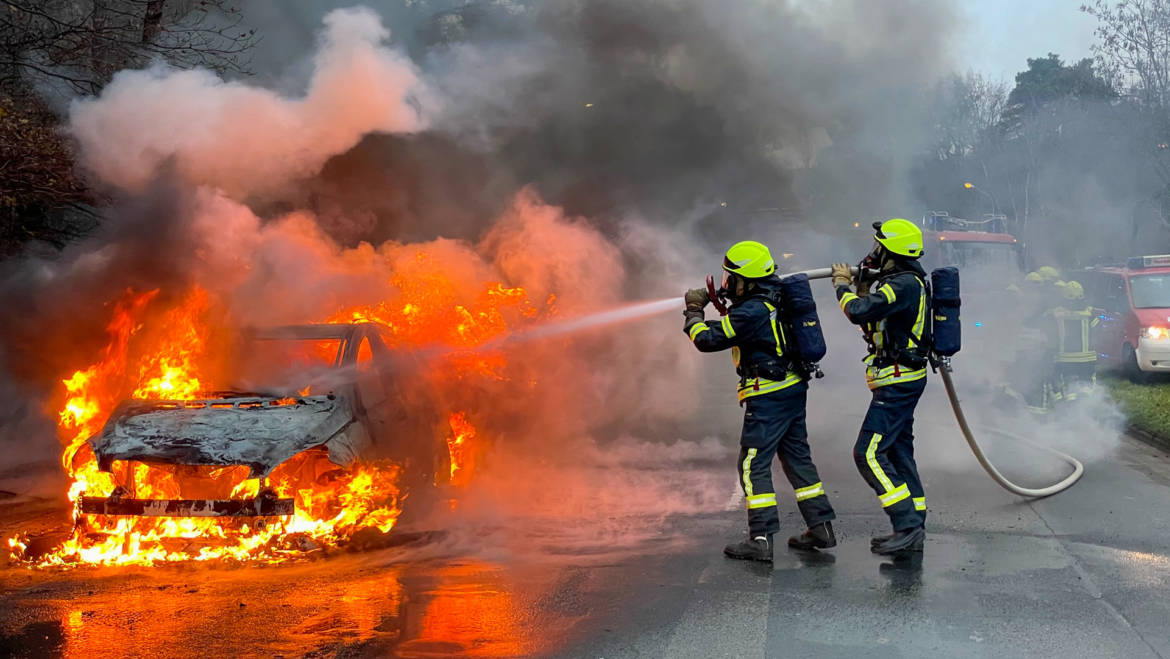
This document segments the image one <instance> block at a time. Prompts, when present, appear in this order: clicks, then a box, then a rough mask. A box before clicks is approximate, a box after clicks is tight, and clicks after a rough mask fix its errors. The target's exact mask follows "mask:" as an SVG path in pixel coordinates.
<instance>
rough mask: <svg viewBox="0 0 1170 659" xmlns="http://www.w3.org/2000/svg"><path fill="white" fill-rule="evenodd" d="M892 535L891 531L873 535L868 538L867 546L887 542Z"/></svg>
mask: <svg viewBox="0 0 1170 659" xmlns="http://www.w3.org/2000/svg"><path fill="white" fill-rule="evenodd" d="M893 537H894V534H893V533H891V534H889V535H875V536H873V537H872V538H870V539H869V546H870V547H876V546H878V545H880V544H882V543H885V542H889V541H890V540H892V539H893Z"/></svg>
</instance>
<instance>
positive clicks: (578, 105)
mask: <svg viewBox="0 0 1170 659" xmlns="http://www.w3.org/2000/svg"><path fill="white" fill-rule="evenodd" d="M286 5H289V6H287V7H286ZM320 7H321V5H320V3H310V4H298V3H280V8H277V7H275V6H272V5H268V6H262V7H259V8H257V9H255V11H256V12H257V13H258V14H262V15H264V16H265V19H266V20H268V21H273V22H275V23H276V24H279V25H283V26H284V27H282V28H280V29H278V30H277V32H278V33H280V34H282V35H284V34H287V35H290V36H291V35H295V34H297V33H298V32H299V28H295V27H290V26H299V25H301V24H302V23H303V22H304V21H306V20H308V16H311V15H312V13H313V11H314V10H320ZM375 8H376V9H377V10H378V11H379V12H380V13H381V14H382V15H383V16H386V17H388V18H389V20H391V21H395V22H393V23H392V25H394V27H395V30H396V34H397V35H399V38H401V39H402V40H403V43H404V44H405V45H406V46H407V47H408V48H409V50H410V52H411V54H412V56H413V59H414V61H415V63H416V64H417V65H418V66H419V67H420V69H421V71H422V73H421V75H422V76H423V77H424V78H425V79H426V80H427V81H428V83H430V84H431V85H432V86H433V88H434V91H435V93H436V95H437V96H438V97H439V98H441V99H442V102H441V104H440V106H441V107H440V110H439V111H438V112H437V113H436V114H435V115H434V116H433V117H432V118H431V126H430V127H429V128H428V129H427V130H425V131H422V132H421V133H420V134H415V135H395V136H385V135H372V136H368V137H366V138H365V140H364V141H363V142H362V143H361V144H359V145H358V146H357V147H356V148H354V149H353V150H351V151H350V152H348V153H346V154H344V155H341V156H338V157H336V158H334V159H332V160H331V161H330V162H329V163H327V164H326V166H325V168H324V169H323V171H322V173H321V174H320V175H319V176H317V177H315V178H314V179H313V180H312V181H311V182H310V184H309V185H307V186H305V187H304V188H303V193H302V196H301V197H300V198H299V199H297V203H301V204H304V205H307V206H309V207H312V208H313V209H314V210H316V211H317V212H318V214H319V215H321V216H322V217H324V218H330V217H335V218H336V217H345V218H353V217H360V218H363V221H362V222H360V223H358V224H356V225H355V224H353V223H350V224H348V225H343V223H341V222H335V223H334V226H333V227H332V228H333V229H334V230H335V231H337V232H338V235H339V236H341V237H342V238H343V239H344V240H347V241H355V240H361V239H366V240H374V241H379V240H384V239H387V238H399V239H401V238H402V237H408V238H428V237H433V236H434V235H457V236H474V235H476V234H477V232H479V231H482V230H483V228H484V227H483V224H482V218H483V217H485V216H487V217H491V216H493V214H494V213H497V212H499V211H500V209H502V208H503V207H504V206H505V205H506V204H507V203H508V201H509V200H510V199H511V196H512V194H513V193H514V192H515V190H516V189H518V188H519V187H521V186H524V185H528V184H532V185H535V188H536V190H537V191H538V192H539V194H540V195H541V196H542V197H543V198H544V199H546V200H548V201H549V202H550V203H554V204H558V205H561V206H563V207H564V208H565V209H566V211H568V212H569V213H571V214H577V215H584V216H587V217H591V218H594V219H596V220H598V221H600V222H603V223H606V222H612V221H613V220H614V219H615V218H620V217H629V216H637V217H640V218H643V219H648V220H650V221H652V222H654V223H656V224H661V225H668V226H677V225H679V224H684V223H687V222H689V223H690V226H689V227H688V229H691V228H693V229H696V230H697V234H698V236H699V237H700V238H706V239H708V240H713V241H714V242H717V243H720V244H722V242H724V241H725V240H726V235H725V233H724V231H725V230H726V229H728V228H731V227H734V228H735V229H736V230H737V231H741V232H743V233H745V234H746V233H748V232H760V231H764V232H766V231H768V229H769V227H771V226H772V225H774V224H775V223H776V222H777V221H778V220H779V221H786V222H791V221H793V220H805V219H810V218H811V219H824V218H853V217H856V216H858V215H859V214H860V215H864V216H867V217H868V216H870V215H880V214H883V213H889V214H903V213H905V212H906V211H905V208H906V207H907V205H908V204H909V203H910V202H911V199H910V194H909V190H910V186H909V185H908V184H907V179H906V171H907V168H908V163H909V161H910V156H911V155H912V154H916V153H918V152H919V150H920V148H921V146H922V144H923V140H924V137H925V135H926V134H927V133H928V128H929V127H928V126H927V125H925V122H926V113H925V111H922V110H921V108H922V107H923V104H918V103H916V102H915V101H916V100H919V99H920V98H921V90H922V89H924V88H925V87H927V86H929V84H930V83H931V82H932V81H933V80H934V79H936V78H937V77H938V76H939V75H940V74H942V73H944V72H945V71H947V70H948V69H949V67H950V65H951V59H950V57H949V46H948V44H949V43H950V42H951V40H952V37H953V36H954V35H955V31H956V27H955V26H956V21H955V17H954V9H953V7H952V6H951V3H946V2H923V1H918V0H898V1H895V2H883V3H870V2H864V1H863V0H835V1H831V2H815V3H791V2H779V1H762V0H761V1H746V0H744V1H736V2H731V3H711V2H705V1H702V0H634V1H630V0H552V1H546V2H511V1H509V2H502V1H499V2H471V3H441V2H412V3H405V4H402V3H397V2H394V3H380V4H375ZM296 43H297V40H296V39H293V38H284V39H279V38H278V39H276V40H275V41H271V42H269V43H268V47H269V50H268V51H263V52H262V53H259V54H258V59H259V60H260V61H261V62H265V61H274V62H275V61H287V60H288V57H287V55H291V54H293V53H295V52H296V48H297V46H296V45H295V44H296ZM282 51H286V56H284V57H277V56H275V55H274V53H277V52H282ZM914 207H917V205H916V204H915V205H914ZM688 233H691V232H690V231H688Z"/></svg>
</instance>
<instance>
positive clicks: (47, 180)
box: [0, 0, 256, 257]
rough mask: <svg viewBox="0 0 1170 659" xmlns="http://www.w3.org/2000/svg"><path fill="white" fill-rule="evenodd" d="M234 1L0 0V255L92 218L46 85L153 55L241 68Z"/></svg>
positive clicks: (94, 88)
mask: <svg viewBox="0 0 1170 659" xmlns="http://www.w3.org/2000/svg"><path fill="white" fill-rule="evenodd" d="M241 21H242V17H241V14H240V10H239V9H238V7H237V6H236V2H235V0H4V2H0V257H3V256H4V255H7V254H10V253H13V252H15V251H17V250H19V249H20V248H21V246H22V245H24V244H25V243H27V242H29V241H30V240H36V241H40V242H44V243H49V244H52V245H56V246H58V247H60V246H64V244H65V243H67V242H68V241H70V240H72V239H74V238H76V237H77V236H78V235H79V234H81V233H84V232H85V231H86V230H88V229H90V228H92V226H93V225H94V224H95V222H96V221H97V219H98V218H97V216H96V215H95V211H94V210H93V208H92V206H91V205H90V204H91V203H93V202H94V201H95V200H94V199H93V197H92V192H91V191H90V190H89V189H88V188H87V187H86V186H85V184H84V182H83V181H82V180H81V179H80V178H79V177H78V175H77V172H76V171H75V168H74V157H73V152H72V145H71V144H70V142H69V141H68V140H67V139H66V138H65V137H64V136H63V134H62V132H61V130H60V129H59V126H58V122H59V118H58V117H57V115H55V114H54V113H53V112H51V111H50V109H49V107H48V106H47V105H46V104H45V103H44V101H43V98H42V95H43V94H44V92H46V90H49V89H53V90H58V91H63V92H64V93H66V94H68V95H74V94H81V95H90V94H96V93H97V92H98V91H100V90H101V88H102V87H103V86H104V85H105V84H106V83H107V82H109V80H110V77H111V76H113V74H114V73H115V72H117V71H118V70H120V69H123V68H127V67H136V66H145V65H147V64H148V63H150V62H151V61H153V60H161V61H165V62H167V63H169V64H171V65H172V66H176V67H180V68H191V67H196V66H201V67H205V68H209V69H212V70H214V71H217V72H220V73H225V72H235V73H246V72H247V66H248V59H247V57H248V53H249V50H250V48H251V47H252V45H253V44H254V43H255V41H256V35H255V34H254V32H253V31H251V30H246V29H244V28H242V27H241V25H242V22H241Z"/></svg>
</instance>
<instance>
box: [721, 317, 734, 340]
mask: <svg viewBox="0 0 1170 659" xmlns="http://www.w3.org/2000/svg"><path fill="white" fill-rule="evenodd" d="M721 324H722V325H723V333H724V334H726V335H727V338H729V339H730V338H731V337H733V336H735V328H734V327H732V326H731V316H724V317H723V320H722V321H721Z"/></svg>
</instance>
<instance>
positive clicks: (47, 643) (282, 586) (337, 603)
mask: <svg viewBox="0 0 1170 659" xmlns="http://www.w3.org/2000/svg"><path fill="white" fill-rule="evenodd" d="M368 559H369V557H360V558H353V557H341V558H338V559H333V560H327V561H320V562H317V563H315V564H314V565H312V566H296V567H289V568H285V567H276V568H243V569H238V570H233V571H228V572H216V571H214V570H212V569H208V568H194V569H171V568H163V569H162V570H158V571H154V572H137V573H134V574H126V573H125V572H126V571H123V573H122V574H118V573H117V571H116V570H92V571H89V574H90V575H92V576H90V577H88V578H86V577H83V576H82V573H81V572H75V573H71V574H70V573H66V574H57V575H54V576H50V577H49V580H50V581H52V580H58V582H57V583H51V582H50V583H44V582H45V581H46V579H45V575H37V574H30V575H26V576H28V577H30V579H27V580H24V581H26V584H25V587H23V588H20V587H18V588H16V589H13V588H11V587H10V586H11V585H12V584H11V583H8V584H6V588H5V591H7V592H6V595H5V596H4V597H3V598H0V607H2V608H5V609H8V610H9V611H15V610H18V609H19V610H21V611H22V613H21V614H19V617H15V616H11V617H10V616H5V617H6V618H8V619H6V620H3V621H0V624H2V625H3V626H0V656H12V655H17V656H54V655H60V656H83V657H87V656H111V657H113V656H124V655H126V654H141V653H142V652H144V651H146V650H147V649H149V652H148V654H156V653H157V654H159V655H164V656H218V655H233V654H238V653H239V652H240V651H241V650H242V649H243V648H247V650H248V653H249V654H256V655H271V656H303V655H305V654H324V655H333V654H336V653H343V654H347V655H353V654H356V655H358V656H367V655H368V656H387V655H392V656H399V657H434V656H468V657H513V656H531V655H540V654H547V653H548V652H549V651H550V647H551V644H553V643H555V642H556V641H557V639H558V637H559V635H562V633H563V631H564V630H567V629H568V628H570V627H571V626H572V624H573V622H574V621H573V619H572V618H571V617H570V616H564V615H558V614H557V612H556V610H555V609H556V607H550V606H548V605H547V603H548V602H549V601H553V600H555V599H556V592H555V591H556V590H557V582H556V581H555V580H554V579H553V578H551V577H550V576H549V575H551V574H555V573H556V570H555V569H554V570H548V569H541V568H540V567H539V566H527V567H524V568H517V569H507V568H504V567H502V566H500V565H495V564H491V563H486V562H481V561H475V560H470V561H459V562H454V563H446V564H442V565H426V564H423V565H410V566H406V565H402V566H387V567H378V566H376V565H372V564H371V563H370V561H369V560H368ZM545 567H546V568H547V567H548V566H545ZM38 577H39V578H38ZM34 581H40V582H42V583H39V584H38V583H33V582H34ZM62 581H64V582H62ZM558 618H560V619H558ZM550 629H552V630H560V631H554V632H553V633H550V632H549V630H550ZM534 632H536V633H534Z"/></svg>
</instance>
